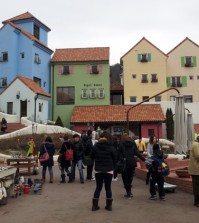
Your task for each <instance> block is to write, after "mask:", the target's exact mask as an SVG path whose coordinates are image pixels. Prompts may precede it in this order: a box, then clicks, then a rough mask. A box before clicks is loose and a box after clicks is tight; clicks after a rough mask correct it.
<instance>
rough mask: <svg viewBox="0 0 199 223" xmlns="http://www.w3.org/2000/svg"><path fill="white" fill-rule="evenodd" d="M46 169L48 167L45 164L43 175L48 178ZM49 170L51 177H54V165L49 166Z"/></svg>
mask: <svg viewBox="0 0 199 223" xmlns="http://www.w3.org/2000/svg"><path fill="white" fill-rule="evenodd" d="M46 169H47V166H43V169H42V177H43V178H44V179H45V178H46ZM48 172H49V175H50V176H51V177H53V167H52V166H48Z"/></svg>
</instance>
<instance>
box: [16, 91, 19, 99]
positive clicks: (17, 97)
mask: <svg viewBox="0 0 199 223" xmlns="http://www.w3.org/2000/svg"><path fill="white" fill-rule="evenodd" d="M19 98H20V91H18V92H17V94H16V99H19Z"/></svg>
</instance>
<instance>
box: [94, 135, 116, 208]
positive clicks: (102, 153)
mask: <svg viewBox="0 0 199 223" xmlns="http://www.w3.org/2000/svg"><path fill="white" fill-rule="evenodd" d="M91 157H92V159H93V160H94V162H95V179H96V189H95V192H94V196H93V206H92V211H96V210H98V209H99V206H98V202H99V197H100V193H101V190H102V187H103V184H105V190H106V207H105V208H106V210H108V211H111V210H112V201H113V199H112V190H111V182H112V177H113V171H114V166H115V161H116V154H115V148H114V147H113V144H112V138H111V135H110V134H109V133H108V132H103V133H102V134H101V135H100V139H99V141H98V142H97V143H96V144H95V146H94V148H93V150H92V154H91Z"/></svg>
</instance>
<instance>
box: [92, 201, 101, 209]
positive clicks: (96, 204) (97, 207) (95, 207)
mask: <svg viewBox="0 0 199 223" xmlns="http://www.w3.org/2000/svg"><path fill="white" fill-rule="evenodd" d="M98 202H99V199H98V198H93V206H92V211H97V210H99V209H100V207H99V206H98Z"/></svg>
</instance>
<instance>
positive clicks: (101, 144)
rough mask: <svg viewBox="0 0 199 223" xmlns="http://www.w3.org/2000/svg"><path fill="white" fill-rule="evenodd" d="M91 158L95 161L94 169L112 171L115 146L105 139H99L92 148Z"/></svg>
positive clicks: (114, 160) (114, 159)
mask: <svg viewBox="0 0 199 223" xmlns="http://www.w3.org/2000/svg"><path fill="white" fill-rule="evenodd" d="M91 158H92V159H93V160H94V161H95V171H98V172H109V171H113V170H114V166H115V162H116V153H115V148H114V147H113V145H112V143H111V142H109V141H107V140H106V139H103V138H102V139H99V141H98V142H97V143H96V144H95V146H94V148H93V151H92V153H91Z"/></svg>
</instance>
